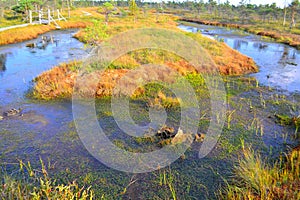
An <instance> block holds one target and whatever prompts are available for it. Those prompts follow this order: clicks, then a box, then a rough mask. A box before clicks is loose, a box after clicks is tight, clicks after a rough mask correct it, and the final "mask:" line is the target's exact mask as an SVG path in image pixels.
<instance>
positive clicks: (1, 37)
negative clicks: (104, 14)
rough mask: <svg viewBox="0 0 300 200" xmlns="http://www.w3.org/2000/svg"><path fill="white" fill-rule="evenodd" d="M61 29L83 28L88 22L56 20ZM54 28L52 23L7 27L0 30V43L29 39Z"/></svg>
mask: <svg viewBox="0 0 300 200" xmlns="http://www.w3.org/2000/svg"><path fill="white" fill-rule="evenodd" d="M58 24H59V26H60V27H61V29H69V28H85V27H86V26H87V25H88V24H89V23H88V22H79V21H78V22H76V21H67V22H58ZM53 30H56V27H55V26H54V25H30V26H26V27H21V28H15V29H9V30H6V31H2V32H0V45H6V44H14V43H18V42H22V41H25V40H31V39H35V38H37V37H38V36H39V35H41V34H43V33H46V32H49V31H53Z"/></svg>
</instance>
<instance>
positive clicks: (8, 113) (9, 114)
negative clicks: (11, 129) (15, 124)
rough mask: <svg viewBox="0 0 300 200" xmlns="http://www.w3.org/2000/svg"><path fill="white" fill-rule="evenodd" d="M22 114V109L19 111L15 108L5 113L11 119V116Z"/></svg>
mask: <svg viewBox="0 0 300 200" xmlns="http://www.w3.org/2000/svg"><path fill="white" fill-rule="evenodd" d="M20 112H21V108H19V109H15V108H12V109H10V110H8V111H6V112H4V115H5V116H7V117H9V116H14V115H17V114H19V113H20Z"/></svg>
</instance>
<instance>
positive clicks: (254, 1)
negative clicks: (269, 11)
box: [207, 0, 292, 8]
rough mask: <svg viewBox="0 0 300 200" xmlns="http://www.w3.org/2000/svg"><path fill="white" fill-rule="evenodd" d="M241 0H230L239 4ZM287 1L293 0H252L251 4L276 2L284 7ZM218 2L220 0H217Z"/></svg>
mask: <svg viewBox="0 0 300 200" xmlns="http://www.w3.org/2000/svg"><path fill="white" fill-rule="evenodd" d="M207 1H208V0H207ZM240 1H241V0H229V2H230V4H233V5H238V4H239V2H240ZM285 1H286V2H287V5H288V4H290V3H291V1H292V0H250V3H251V4H257V5H259V4H272V3H276V5H277V6H279V7H281V8H283V7H284V2H285ZM217 2H218V0H217ZM220 2H226V0H220Z"/></svg>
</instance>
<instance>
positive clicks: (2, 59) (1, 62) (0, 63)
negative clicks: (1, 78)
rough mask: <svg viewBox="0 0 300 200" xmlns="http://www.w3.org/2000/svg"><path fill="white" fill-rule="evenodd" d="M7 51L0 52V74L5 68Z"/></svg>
mask: <svg viewBox="0 0 300 200" xmlns="http://www.w3.org/2000/svg"><path fill="white" fill-rule="evenodd" d="M6 60H7V53H4V54H0V75H2V74H3V72H4V71H5V70H6Z"/></svg>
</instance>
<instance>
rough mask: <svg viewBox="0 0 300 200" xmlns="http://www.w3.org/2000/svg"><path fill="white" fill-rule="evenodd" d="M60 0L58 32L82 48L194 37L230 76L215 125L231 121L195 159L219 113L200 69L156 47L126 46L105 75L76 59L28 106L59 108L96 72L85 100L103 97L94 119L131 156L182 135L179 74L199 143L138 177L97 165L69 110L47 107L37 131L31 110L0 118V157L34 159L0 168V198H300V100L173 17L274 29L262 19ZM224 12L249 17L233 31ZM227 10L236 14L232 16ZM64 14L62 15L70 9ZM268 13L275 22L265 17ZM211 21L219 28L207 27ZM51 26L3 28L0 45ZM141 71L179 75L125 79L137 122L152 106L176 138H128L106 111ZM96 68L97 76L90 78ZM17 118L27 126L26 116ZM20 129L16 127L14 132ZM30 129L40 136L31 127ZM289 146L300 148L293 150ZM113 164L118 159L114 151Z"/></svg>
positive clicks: (36, 90) (40, 83)
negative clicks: (195, 112) (155, 67)
mask: <svg viewBox="0 0 300 200" xmlns="http://www.w3.org/2000/svg"><path fill="white" fill-rule="evenodd" d="M63 2H68V4H69V5H68V6H69V7H70V14H71V16H72V17H71V18H70V19H68V21H67V22H59V25H60V26H61V28H81V29H80V30H79V31H78V32H77V33H76V34H75V35H74V37H76V38H77V39H78V40H80V41H82V42H84V43H85V44H86V46H89V45H91V46H94V45H99V44H100V45H101V42H105V41H106V40H107V39H109V38H110V37H112V36H114V35H116V34H118V33H120V32H123V31H127V30H131V29H139V28H150V27H152V28H164V29H169V30H173V31H177V32H180V33H182V34H184V35H185V36H188V37H190V38H192V39H193V40H194V41H195V42H198V43H199V44H200V45H201V46H202V47H203V48H204V49H205V50H206V51H207V53H208V54H209V55H210V57H211V59H212V60H213V61H214V62H215V64H216V66H217V68H218V70H219V72H220V74H221V77H222V79H223V81H224V87H225V89H226V93H227V94H226V105H225V103H224V106H226V107H227V112H226V115H225V116H220V115H219V114H218V113H216V115H215V118H216V119H215V120H216V121H221V118H222V117H224V118H225V125H224V127H223V132H222V135H221V136H220V139H219V141H218V143H217V144H216V147H215V149H214V150H213V151H212V152H211V153H210V154H209V155H208V156H207V157H206V158H204V159H198V153H199V149H200V148H201V145H202V142H203V141H204V140H205V139H206V138H208V139H209V137H207V136H206V133H207V131H208V128H209V126H210V123H211V119H212V116H213V114H215V113H211V112H212V111H211V106H212V105H210V104H211V102H210V95H211V94H210V92H209V91H208V88H207V85H206V83H205V79H204V78H203V76H202V75H201V74H202V73H205V71H204V72H202V71H201V72H200V71H196V70H195V68H194V67H193V66H192V65H191V64H189V63H188V62H187V61H186V60H185V59H184V58H182V57H180V56H178V55H176V54H174V53H170V52H166V51H164V50H157V49H140V50H136V51H131V52H128V53H127V54H125V55H122V56H121V57H119V58H118V59H117V60H114V61H113V62H112V63H110V64H109V65H108V66H107V69H106V70H105V71H104V72H103V73H101V72H98V69H99V65H98V64H99V63H93V64H91V65H88V66H85V65H84V64H85V63H83V62H82V61H80V60H78V61H77V60H76V61H72V62H69V63H61V64H59V65H58V66H55V67H53V68H52V69H50V70H48V71H45V72H43V73H42V74H40V75H39V76H38V77H36V78H35V79H34V86H33V88H31V90H30V94H29V95H28V96H29V97H33V98H34V100H32V99H30V103H32V102H31V101H33V102H34V101H36V102H38V104H37V105H38V106H42V105H44V104H47V105H48V104H50V105H51V104H55V103H57V102H56V101H49V100H55V99H70V98H71V97H72V94H73V88H74V86H75V81H76V78H77V77H78V76H80V74H79V72H80V70H81V69H82V68H83V67H85V70H86V71H85V72H86V73H88V74H89V73H90V74H91V76H90V79H88V81H87V82H85V84H86V85H87V86H88V87H87V91H83V95H84V97H94V96H96V97H97V99H96V100H95V104H96V105H95V110H96V111H95V113H96V116H97V118H98V120H99V124H100V125H103V129H104V130H105V132H106V134H107V136H108V137H109V139H111V140H112V141H113V143H114V144H115V145H116V146H118V147H119V148H122V149H125V150H128V151H130V152H134V153H139V152H143V153H144V152H149V151H153V150H157V149H159V148H161V147H164V146H165V145H172V143H174V138H176V136H175V135H176V133H178V132H180V131H179V128H180V127H179V124H180V117H181V116H180V114H181V109H184V108H185V107H184V106H185V105H183V102H182V99H180V98H179V97H176V96H175V94H173V92H172V91H171V89H170V88H172V87H173V88H179V87H181V88H187V85H184V84H186V82H184V81H183V79H184V80H186V81H187V82H188V83H189V84H190V85H191V86H192V87H193V89H194V91H195V96H196V98H197V101H198V103H199V105H200V106H201V110H200V113H199V114H200V118H199V121H197V122H196V123H198V124H199V127H198V130H197V133H195V135H194V140H195V141H197V142H194V143H193V144H192V146H191V147H190V148H188V150H187V151H186V152H185V153H184V154H183V155H181V156H180V158H179V159H178V160H177V161H176V162H175V163H173V164H172V165H171V166H169V167H168V169H167V168H164V169H159V170H157V171H154V172H151V173H148V174H134V175H132V174H129V173H122V172H117V171H115V170H111V169H108V168H107V167H105V166H103V165H102V164H100V163H99V162H97V161H96V160H95V159H94V158H93V157H92V156H91V155H90V154H89V153H88V152H87V151H86V150H85V148H84V146H83V144H82V142H81V141H80V138H79V135H78V134H77V132H76V127H75V124H74V122H73V121H72V120H70V119H68V118H67V119H65V117H66V115H62V116H56V115H55V114H56V112H57V110H56V109H53V110H51V109H52V108H53V107H50V108H51V109H49V107H46V109H45V110H46V111H45V112H46V114H45V115H46V116H47V117H48V118H49V124H51V123H52V126H50V125H48V121H47V123H44V124H42V125H41V126H39V125H40V124H37V123H36V121H34V123H33V124H30V125H28V124H26V118H25V117H27V116H30V115H28V114H27V113H26V112H27V111H26V108H25V111H24V115H23V111H21V109H20V116H5V117H2V116H1V115H0V117H2V118H0V123H3V124H5V125H6V124H8V125H6V126H3V128H2V127H1V129H0V141H3V145H2V143H1V145H0V148H1V150H2V149H5V150H4V151H3V152H1V153H0V159H1V161H2V160H4V161H6V160H8V161H11V160H13V161H15V160H14V159H16V158H15V157H14V158H8V159H6V156H7V155H9V156H10V157H13V156H14V155H16V154H14V153H15V152H17V153H18V154H20V157H22V156H24V157H25V159H28V160H30V161H31V162H25V163H24V162H22V161H21V162H20V163H19V164H17V165H18V166H19V167H18V169H15V168H17V167H16V166H14V167H10V165H11V163H10V162H7V163H6V162H3V163H1V164H0V166H1V168H2V171H3V172H5V173H1V174H0V178H1V179H2V182H0V198H1V199H83V200H84V199H173V200H176V199H216V198H218V199H245V200H246V199H247V200H248V199H249V200H250V199H253V200H256V199H266V200H271V199H286V200H288V199H300V192H299V187H300V171H299V167H300V151H299V126H300V119H299V113H295V112H293V113H292V114H291V111H296V110H299V109H300V104H299V102H300V96H299V95H298V94H293V95H291V94H286V93H285V92H282V91H278V90H277V89H276V88H272V87H266V86H262V85H260V83H259V82H258V81H257V80H256V79H255V78H254V77H251V76H245V75H246V74H250V73H255V72H257V71H258V67H257V66H256V64H255V62H254V61H253V59H252V58H249V57H247V56H245V55H243V54H241V53H239V52H238V51H236V50H233V49H231V48H230V47H229V46H227V45H226V44H225V43H224V42H223V41H221V40H220V41H218V40H212V39H209V38H206V37H204V36H202V35H201V33H186V32H184V31H181V30H179V29H178V28H177V25H178V20H179V19H181V18H182V17H185V18H188V19H187V20H196V21H198V20H199V19H198V18H199V17H200V16H201V18H203V19H205V20H204V21H202V22H203V23H213V25H222V26H228V27H232V26H234V28H241V27H243V28H244V29H245V30H247V31H250V32H252V31H259V32H257V34H260V35H268V34H269V32H268V34H266V32H265V31H262V30H260V29H259V30H258V29H257V30H253V28H254V29H256V28H257V26H256V25H257V24H255V23H256V22H257V20H259V19H258V18H257V15H255V14H253V13H252V14H251V13H250V14H249V13H248V14H245V13H244V14H243V15H242V13H239V12H237V10H236V8H234V9H233V8H232V9H229V7H227V8H226V7H222V6H220V8H222V9H217V8H218V6H217V4H213V2H215V1H209V3H207V4H203V6H204V7H201V5H202V3H201V1H200V2H185V3H175V2H173V3H172V2H169V3H168V4H167V5H166V4H164V3H162V4H156V3H153V4H152V3H142V2H135V1H134V0H132V1H129V2H105V3H104V2H100V3H101V6H98V5H97V6H95V7H83V8H80V9H76V8H75V6H76V5H79V4H84V5H85V4H89V3H96V2H94V1H90V2H88V1H70V0H69V1H57V3H56V1H55V4H57V5H55V6H56V7H58V6H61V7H63V6H66V5H64V4H63ZM241 2H242V3H243V2H245V1H241ZM48 3H49V2H48ZM97 3H99V2H97ZM102 3H104V4H103V5H102ZM123 3H124V4H125V3H126V4H127V3H128V5H123ZM145 5H148V6H149V7H146V6H145ZM177 5H184V6H185V9H181V8H179V9H178V8H177V7H176V6H177ZM222 5H223V4H222ZM224 5H225V4H224ZM37 6H40V4H37ZM81 6H82V5H81ZM197 6H200V7H197ZM227 6H228V5H227ZM229 6H230V5H229ZM241 6H242V5H241ZM140 7H143V9H140ZM247 7H248V5H244V7H241V8H243V9H244V11H245V12H246V11H247V9H246V8H247ZM275 7H276V6H275ZM206 8H208V9H206ZM226 9H228V16H229V15H230V14H232V15H234V16H235V15H242V16H243V22H239V23H237V22H238V19H237V18H236V17H235V18H233V20H234V21H233V23H232V24H236V25H232V24H231V23H227V22H226V19H225V15H226V12H225V11H224V10H226ZM255 9H257V10H260V9H262V8H257V7H256V8H255ZM274 9H275V8H274ZM205 10H206V11H205ZM230 10H231V11H234V12H233V13H231V12H230ZM27 11H28V8H26V9H25V10H24V8H23V10H21V11H20V12H24V13H22V16H23V15H25V12H27ZM196 11H197V12H196ZM204 11H205V12H204ZM65 12H66V11H65ZM265 12H266V11H265ZM287 12H288V13H290V14H291V12H292V10H291V8H288V9H287ZM170 13H171V14H170ZM197 13H198V14H197ZM64 14H65V15H66V14H67V12H66V13H64ZM173 14H178V15H180V16H175V15H173ZM250 15H251V16H250ZM259 15H260V14H259ZM261 15H262V16H263V15H265V17H267V16H268V17H270V16H271V14H270V13H268V14H266V13H265V14H261ZM212 16H213V17H212ZM211 18H213V20H214V21H217V22H210V19H211ZM250 18H251V19H250ZM270 18H271V17H270ZM274 18H275V16H274ZM203 19H201V20H203ZM2 20H3V19H2ZM5 20H7V19H5ZM15 20H19V19H18V18H17V19H15ZM206 20H207V21H206ZM219 21H220V22H219ZM19 22H20V21H19ZM246 22H248V23H252V24H253V26H248V25H247V24H246ZM274 23H275V22H274ZM276 23H278V22H276ZM269 24H270V26H271V25H272V24H271V23H269ZM269 28H270V27H268V31H269ZM54 29H55V26H51V25H50V26H45V25H30V26H27V27H23V28H17V29H11V30H7V31H3V32H0V45H3V44H9V43H15V42H20V41H23V40H27V39H32V38H36V37H37V36H38V35H39V34H42V33H45V32H47V31H50V30H54ZM276 31H278V30H275V32H276ZM297 31H298V29H297V27H295V28H292V29H291V30H290V31H288V30H286V34H288V33H289V34H295V33H297ZM260 32H261V33H260ZM277 33H278V32H276V34H277ZM276 34H275V36H276V37H277V35H276ZM269 36H270V35H269ZM275 36H274V37H275ZM271 37H272V36H271ZM276 37H275V38H276ZM278 37H280V38H276V39H278V40H282V41H285V42H286V43H288V44H290V45H292V44H293V42H295V41H294V39H288V38H285V37H282V35H280V36H278ZM281 37H282V38H281ZM296 42H297V41H296ZM166 45H168V44H166ZM297 45H298V43H295V46H297ZM144 64H159V65H165V66H167V67H168V68H169V69H172V70H174V71H176V72H178V74H179V75H181V76H180V77H178V76H174V77H175V78H174V79H172V78H173V77H170V73H169V71H167V70H164V69H161V70H160V71H158V72H156V71H149V70H147V69H145V71H143V75H144V77H149V76H153V77H155V76H159V77H160V79H161V80H162V82H158V83H150V84H146V85H144V86H139V85H137V84H135V83H136V80H138V79H139V78H140V77H137V76H136V75H134V74H133V75H129V76H128V77H127V79H126V80H125V82H121V83H122V84H121V85H125V86H126V87H125V88H126V89H131V88H135V91H134V93H133V94H132V95H131V98H130V103H129V104H130V107H131V108H130V109H131V110H130V112H131V115H132V116H131V117H132V119H133V120H134V122H136V123H137V124H139V125H140V124H141V125H144V124H146V123H148V122H149V121H150V119H149V118H150V117H149V113H148V111H149V110H150V109H152V108H157V109H158V110H165V111H166V113H167V114H168V117H167V120H166V124H162V125H163V127H164V128H165V129H168V130H172V131H169V132H172V134H170V135H166V136H165V135H164V134H161V133H160V134H158V133H159V132H156V134H155V132H154V131H153V130H152V129H150V130H148V131H149V135H147V134H146V135H145V136H144V137H131V136H129V135H126V134H124V133H123V132H122V130H120V128H119V127H118V125H117V124H116V122H115V121H114V116H113V113H112V109H111V107H110V102H111V99H110V98H111V96H112V92H113V89H114V87H115V86H116V85H117V84H118V83H119V82H118V81H124V80H122V77H124V75H125V74H126V73H127V72H129V71H130V70H132V69H137V68H138V67H139V66H140V65H144ZM86 68H87V69H86ZM95 71H96V73H94V74H93V72H95ZM99 79H100V80H101V81H100V82H98V81H99ZM171 79H172V80H171ZM95 80H96V81H95ZM215 84H216V85H217V84H218V83H215ZM118 92H119V93H120V95H122V94H124V93H125V94H126V91H122V90H121V91H118ZM122 92H124V93H122ZM39 100H47V101H39ZM62 102H63V103H62V104H59V105H60V107H59V109H63V110H64V111H63V112H66V113H68V114H67V115H69V114H70V113H71V110H70V108H69V107H71V106H70V105H69V102H68V101H67V103H65V101H62ZM27 103H28V102H26V105H27ZM0 109H2V107H0ZM3 109H4V108H3ZM133 111H134V112H133ZM3 113H5V112H3ZM53 113H55V114H53ZM52 115H54V117H53V116H52ZM36 116H37V117H38V118H39V117H40V116H39V115H36ZM22 117H23V118H25V119H24V120H23V118H22ZM47 117H45V118H47ZM68 117H70V116H68ZM22 120H23V121H22ZM47 120H48V119H47ZM27 121H30V119H29V120H28V119H27ZM45 121H46V119H45ZM9 122H11V123H14V124H16V127H15V126H13V128H9V127H10V126H11V124H9ZM16 122H17V123H16ZM18 123H20V124H21V125H17V124H18ZM53 124H55V127H54V125H53ZM1 125H2V124H1ZM20 127H22V128H20ZM28 127H29V128H28ZM101 127H102V126H101ZM27 128H28V130H33V131H27ZM11 129H12V130H11ZM23 129H24V130H23ZM177 130H178V131H177ZM181 132H182V131H181ZM153 133H154V134H153ZM174 133H175V134H174ZM158 136H159V137H158ZM176 139H178V138H176ZM45 141H46V142H45ZM12 143H13V144H12ZM27 143H29V146H28V144H27ZM248 144H250V145H249V146H252V147H253V149H255V150H253V149H250V148H249V149H248V148H247V147H246V146H248ZM292 147H295V148H293V150H290V149H291V148H292ZM20 152H21V153H20ZM282 154H284V155H282ZM37 155H41V156H43V157H47V158H48V159H50V158H51V159H54V161H56V160H59V162H58V163H56V164H57V166H54V165H55V164H53V165H52V164H51V163H50V162H49V164H48V165H47V166H45V164H44V163H43V162H42V161H41V159H40V160H39V161H37V159H36V156H37ZM236 157H238V159H236ZM114 159H117V156H116V158H114ZM39 162H40V163H39ZM32 163H34V164H33V165H35V166H36V165H38V164H37V163H39V164H41V165H42V167H41V170H34V168H33V167H32V166H31V165H32ZM6 167H7V168H8V170H7V173H6V170H5V169H6ZM52 170H53V171H52ZM50 171H51V172H50ZM74 180H76V181H74Z"/></svg>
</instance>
